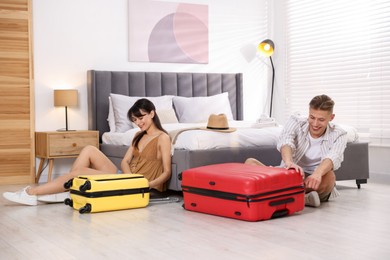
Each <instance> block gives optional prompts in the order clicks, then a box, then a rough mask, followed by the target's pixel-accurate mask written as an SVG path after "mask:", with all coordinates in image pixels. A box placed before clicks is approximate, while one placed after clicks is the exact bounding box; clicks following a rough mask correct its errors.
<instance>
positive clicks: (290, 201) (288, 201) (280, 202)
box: [269, 198, 295, 207]
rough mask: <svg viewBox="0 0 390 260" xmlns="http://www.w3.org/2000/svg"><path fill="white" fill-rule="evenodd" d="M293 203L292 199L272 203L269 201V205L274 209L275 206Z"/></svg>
mask: <svg viewBox="0 0 390 260" xmlns="http://www.w3.org/2000/svg"><path fill="white" fill-rule="evenodd" d="M294 201H295V199H294V198H287V199H281V200H274V201H270V202H269V205H270V206H272V207H275V206H279V205H283V204H287V203H293V202H294Z"/></svg>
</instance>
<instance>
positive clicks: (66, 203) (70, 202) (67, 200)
mask: <svg viewBox="0 0 390 260" xmlns="http://www.w3.org/2000/svg"><path fill="white" fill-rule="evenodd" d="M64 203H65V205H68V206H70V207H73V200H71V199H69V198H66V199H65V200H64Z"/></svg>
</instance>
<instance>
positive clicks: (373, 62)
mask: <svg viewBox="0 0 390 260" xmlns="http://www.w3.org/2000/svg"><path fill="white" fill-rule="evenodd" d="M286 16H287V17H286V28H287V30H286V32H287V33H286V44H287V46H286V48H287V49H286V50H287V56H286V57H287V60H286V64H287V66H286V74H285V75H286V79H285V80H286V97H287V99H286V100H287V104H286V115H290V114H291V113H292V112H294V111H299V112H301V113H303V114H305V113H307V110H308V103H309V101H310V99H311V98H312V97H314V96H316V95H318V94H327V95H329V96H330V97H332V98H333V99H334V101H335V103H336V105H335V114H336V117H335V120H334V121H335V122H336V123H337V122H338V123H342V124H349V125H352V126H354V127H356V128H357V129H358V132H359V135H360V140H361V141H369V142H370V145H380V146H390V1H380V0H377V1H369V0H365V1H361V0H360V1H353V2H350V1H337V0H327V1H323V0H317V1H297V0H295V1H294V0H290V1H288V2H287V5H286Z"/></svg>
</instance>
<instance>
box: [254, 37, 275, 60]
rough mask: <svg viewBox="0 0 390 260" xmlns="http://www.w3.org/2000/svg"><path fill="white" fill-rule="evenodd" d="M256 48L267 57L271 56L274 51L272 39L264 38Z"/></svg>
mask: <svg viewBox="0 0 390 260" xmlns="http://www.w3.org/2000/svg"><path fill="white" fill-rule="evenodd" d="M257 50H258V51H259V52H260V53H261V54H263V55H265V56H267V57H271V55H272V54H273V53H274V50H275V44H274V42H273V41H271V40H269V39H266V40H264V41H262V42H261V43H260V44H259V46H258V47H257Z"/></svg>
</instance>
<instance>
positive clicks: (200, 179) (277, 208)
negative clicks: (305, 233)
mask: <svg viewBox="0 0 390 260" xmlns="http://www.w3.org/2000/svg"><path fill="white" fill-rule="evenodd" d="M182 190H183V199H184V205H183V207H184V208H185V209H187V210H190V211H197V212H202V213H208V214H213V215H219V216H224V217H230V218H235V219H241V220H247V221H258V220H266V219H270V218H273V217H279V216H284V215H290V214H292V213H294V212H297V211H300V210H303V208H304V204H305V202H304V201H305V199H304V186H303V179H302V176H301V174H300V173H298V172H296V171H295V170H293V169H289V170H287V169H285V168H278V167H268V166H255V165H248V164H243V163H223V164H214V165H208V166H201V167H197V168H192V169H188V170H185V171H184V172H183V173H182Z"/></svg>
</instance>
